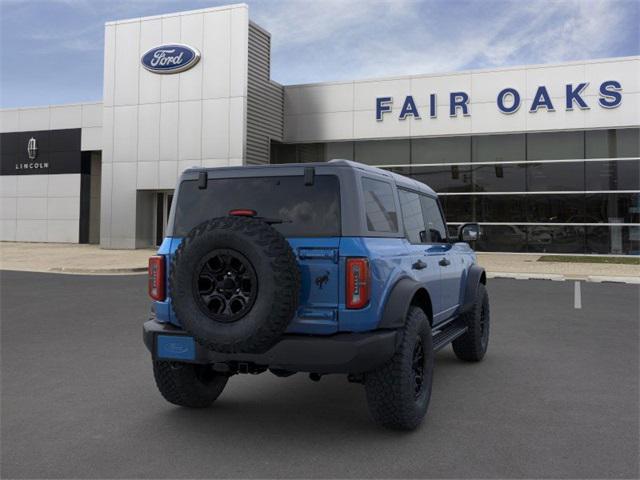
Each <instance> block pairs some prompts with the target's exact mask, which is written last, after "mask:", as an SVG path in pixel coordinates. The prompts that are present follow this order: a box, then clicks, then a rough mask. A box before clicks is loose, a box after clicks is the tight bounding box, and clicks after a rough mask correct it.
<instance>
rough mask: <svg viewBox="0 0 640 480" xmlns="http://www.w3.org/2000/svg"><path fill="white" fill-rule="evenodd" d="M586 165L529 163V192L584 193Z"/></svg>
mask: <svg viewBox="0 0 640 480" xmlns="http://www.w3.org/2000/svg"><path fill="white" fill-rule="evenodd" d="M584 163H585V162H566V163H564V162H561V163H531V162H530V163H528V164H527V191H530V192H552V191H557V192H564V191H584Z"/></svg>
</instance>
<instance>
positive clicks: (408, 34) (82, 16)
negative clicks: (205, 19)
mask: <svg viewBox="0 0 640 480" xmlns="http://www.w3.org/2000/svg"><path fill="white" fill-rule="evenodd" d="M229 3H238V2H233V0H231V1H229V0H227V1H214V0H207V1H200V0H181V1H175V0H173V1H170V0H42V1H29V0H0V107H3V108H9V107H17V106H36V105H49V104H61V103H73V102H86V101H101V99H102V69H103V65H102V63H103V48H104V23H105V22H107V21H110V20H118V19H125V18H134V17H142V16H148V15H158V14H163V13H172V12H177V11H183V10H194V9H199V8H206V7H212V6H217V5H224V4H229ZM245 3H248V4H249V16H250V18H251V19H252V20H253V21H254V22H256V23H257V24H258V25H260V26H262V27H263V28H265V29H266V30H268V31H269V32H270V33H271V41H272V55H271V56H272V68H271V76H272V78H273V79H274V80H275V81H277V82H279V83H282V84H285V85H289V84H296V83H313V82H325V81H334V80H353V79H363V78H372V77H384V76H395V75H410V74H426V73H446V72H454V71H461V70H469V69H476V68H491V67H502V66H510V65H528V64H543V63H557V62H564V61H572V60H587V59H594V58H602V57H618V56H629V55H638V54H640V38H639V37H640V33H639V25H640V0H562V1H549V0H511V1H494V0H486V1H483V0H475V1H474V0H465V1H463V0H424V1H417V0H386V1H383V0H255V1H254V0H248V1H246V2H245Z"/></svg>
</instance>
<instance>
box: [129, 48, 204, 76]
mask: <svg viewBox="0 0 640 480" xmlns="http://www.w3.org/2000/svg"><path fill="white" fill-rule="evenodd" d="M198 60H200V52H199V51H198V50H197V49H195V48H193V47H190V46H189V45H181V44H179V43H173V44H170V45H160V46H159V47H153V48H152V49H151V50H148V51H147V52H146V53H145V54H144V55H142V58H141V59H140V61H141V62H142V66H143V67H144V68H146V69H147V70H149V71H150V72H153V73H179V72H184V71H185V70H188V69H190V68H191V67H193V66H194V65H195V64H196V63H198Z"/></svg>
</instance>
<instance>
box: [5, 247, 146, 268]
mask: <svg viewBox="0 0 640 480" xmlns="http://www.w3.org/2000/svg"><path fill="white" fill-rule="evenodd" d="M154 253H155V250H151V249H141V250H104V249H101V248H100V247H99V246H98V245H77V244H69V243H21V242H0V270H20V271H25V272H60V273H83V274H86V273H92V274H123V273H136V272H146V270H147V261H148V258H149V257H150V256H151V255H153V254H154Z"/></svg>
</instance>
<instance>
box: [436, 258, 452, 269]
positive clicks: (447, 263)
mask: <svg viewBox="0 0 640 480" xmlns="http://www.w3.org/2000/svg"><path fill="white" fill-rule="evenodd" d="M438 263H439V264H440V266H441V267H446V266H447V265H451V262H450V261H449V260H447V258H446V257H443V258H442V260H440V261H439V262H438Z"/></svg>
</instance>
